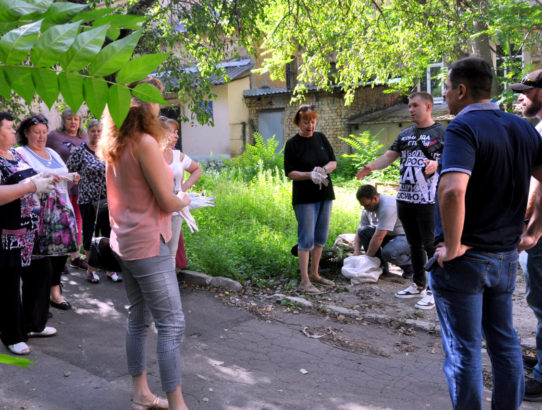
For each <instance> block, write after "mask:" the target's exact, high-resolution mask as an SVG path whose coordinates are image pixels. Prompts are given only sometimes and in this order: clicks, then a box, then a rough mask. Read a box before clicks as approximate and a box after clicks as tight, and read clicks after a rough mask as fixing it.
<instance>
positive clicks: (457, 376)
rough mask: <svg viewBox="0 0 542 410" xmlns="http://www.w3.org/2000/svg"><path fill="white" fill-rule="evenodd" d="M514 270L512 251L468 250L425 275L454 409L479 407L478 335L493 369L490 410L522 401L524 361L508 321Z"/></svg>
mask: <svg viewBox="0 0 542 410" xmlns="http://www.w3.org/2000/svg"><path fill="white" fill-rule="evenodd" d="M517 268H518V254H517V252H516V251H512V252H505V253H488V252H478V251H474V250H469V251H467V253H465V255H463V256H461V257H459V258H456V259H453V260H451V261H449V262H446V263H445V264H444V268H441V267H440V266H437V267H436V268H435V269H433V270H432V271H431V272H430V275H429V278H430V286H431V289H432V290H433V294H434V295H435V304H436V307H437V313H438V316H439V320H440V326H441V330H442V346H443V348H444V352H445V355H446V358H445V360H444V367H443V369H444V374H445V376H446V379H447V382H448V390H449V392H450V397H451V399H452V405H453V407H454V409H469V410H470V409H481V408H482V390H483V384H482V382H483V380H482V351H481V349H482V337H484V338H485V340H486V345H487V352H488V354H489V357H490V359H491V364H492V367H493V397H492V408H493V409H506V410H511V409H517V408H519V406H520V404H521V401H522V400H523V393H524V389H525V386H524V377H523V360H522V357H521V346H520V344H519V339H518V336H517V334H516V331H515V330H514V326H513V323H512V305H513V303H512V293H513V291H514V288H515V282H516V274H517Z"/></svg>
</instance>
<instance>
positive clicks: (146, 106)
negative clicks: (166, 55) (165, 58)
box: [97, 77, 168, 163]
mask: <svg viewBox="0 0 542 410" xmlns="http://www.w3.org/2000/svg"><path fill="white" fill-rule="evenodd" d="M140 83H148V84H151V85H153V86H155V87H156V88H158V89H159V90H160V91H162V89H163V87H162V83H161V82H160V80H158V79H157V78H152V77H148V78H146V79H144V80H141V81H137V82H135V83H131V84H128V87H130V88H134V87H135V86H136V85H137V84H140ZM102 123H103V131H102V137H101V138H100V140H99V142H98V150H97V151H98V155H99V156H100V158H101V159H103V160H104V161H106V162H108V163H114V162H116V161H117V160H118V159H119V157H120V155H121V153H122V150H123V149H124V148H125V146H126V143H127V142H128V141H134V142H137V141H138V140H139V138H141V136H142V135H143V134H148V135H150V136H151V137H153V138H154V139H155V140H156V141H157V142H158V144H159V145H160V146H161V147H162V149H163V148H164V147H165V146H166V145H167V139H168V137H167V134H166V131H165V129H164V127H163V126H162V124H161V123H160V121H159V120H158V118H157V117H156V116H155V115H154V113H153V112H152V109H151V103H148V102H146V101H142V100H140V99H139V98H136V97H132V100H131V101H130V110H129V111H128V115H127V117H126V119H125V120H124V123H123V124H122V126H121V127H120V130H119V129H118V128H117V126H116V125H115V123H114V122H113V119H112V118H111V114H110V113H109V110H108V109H107V107H106V109H105V111H104V114H103V116H102Z"/></svg>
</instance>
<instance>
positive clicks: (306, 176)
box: [288, 171, 311, 181]
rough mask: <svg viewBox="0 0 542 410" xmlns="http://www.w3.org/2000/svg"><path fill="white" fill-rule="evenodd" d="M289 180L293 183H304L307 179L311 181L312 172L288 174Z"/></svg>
mask: <svg viewBox="0 0 542 410" xmlns="http://www.w3.org/2000/svg"><path fill="white" fill-rule="evenodd" d="M288 178H290V179H291V180H293V181H303V180H305V179H311V173H310V172H302V171H292V172H290V173H289V174H288Z"/></svg>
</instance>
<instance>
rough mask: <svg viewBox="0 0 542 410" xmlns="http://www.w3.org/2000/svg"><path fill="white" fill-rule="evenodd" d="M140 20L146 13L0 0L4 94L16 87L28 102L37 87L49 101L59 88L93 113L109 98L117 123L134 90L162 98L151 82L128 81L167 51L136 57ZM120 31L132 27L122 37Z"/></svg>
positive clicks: (48, 0)
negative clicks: (125, 13) (131, 87)
mask: <svg viewBox="0 0 542 410" xmlns="http://www.w3.org/2000/svg"><path fill="white" fill-rule="evenodd" d="M145 21H146V17H144V16H132V15H122V14H117V10H115V9H112V8H102V9H96V10H89V9H88V7H87V6H86V5H81V4H75V3H70V2H54V1H53V0H0V96H2V97H4V98H6V99H9V98H10V95H11V91H12V90H13V91H14V92H15V93H17V94H18V95H19V96H20V97H21V98H23V99H24V100H25V101H26V103H27V104H30V102H31V101H32V99H33V98H34V96H35V95H36V94H37V95H38V96H39V97H40V98H41V99H42V100H43V101H44V102H45V104H47V106H48V107H49V108H51V107H52V105H53V104H54V103H55V101H57V100H58V99H59V95H60V94H61V95H62V97H63V98H64V100H65V102H66V103H67V104H68V105H69V106H70V108H72V109H73V110H74V111H77V110H78V109H79V108H80V107H81V105H82V104H83V103H84V102H85V103H86V104H87V106H88V108H89V110H90V111H91V112H92V114H94V115H95V116H96V117H98V118H99V117H100V116H101V115H102V112H103V110H104V108H105V106H106V104H107V106H108V109H109V112H110V113H111V116H112V118H113V120H114V121H115V124H116V125H117V126H118V127H120V126H121V125H122V123H123V121H124V119H125V118H126V115H127V113H128V108H129V105H130V98H131V96H132V95H133V96H135V97H137V98H140V99H142V100H145V101H150V102H156V103H160V104H166V102H165V100H164V99H163V97H162V95H161V93H160V92H159V91H158V90H157V89H156V88H154V87H152V86H148V84H140V85H138V86H137V87H135V88H134V89H133V90H131V89H129V88H128V87H127V84H129V83H131V82H134V81H139V80H141V79H143V78H145V77H146V76H148V75H149V74H151V73H152V72H153V71H154V70H155V69H156V68H157V67H158V66H160V65H161V64H162V62H163V61H164V60H165V59H166V58H167V56H168V54H155V55H147V56H143V57H135V58H134V57H133V56H134V50H135V48H136V46H137V45H138V42H139V39H140V37H141V36H142V28H141V27H142V24H143V23H144V22H145ZM121 30H123V31H125V30H128V31H131V32H132V33H131V34H129V35H126V36H124V37H122V38H119V35H120V32H121ZM107 43H108V44H107ZM114 74H116V79H115V80H112V79H111V78H112V77H114V76H112V75H114Z"/></svg>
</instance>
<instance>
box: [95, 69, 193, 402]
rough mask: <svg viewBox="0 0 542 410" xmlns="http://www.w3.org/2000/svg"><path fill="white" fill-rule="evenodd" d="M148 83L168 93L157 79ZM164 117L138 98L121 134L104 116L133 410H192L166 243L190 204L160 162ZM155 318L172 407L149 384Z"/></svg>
mask: <svg viewBox="0 0 542 410" xmlns="http://www.w3.org/2000/svg"><path fill="white" fill-rule="evenodd" d="M144 82H147V83H150V84H151V85H153V86H155V87H157V88H158V89H160V90H162V84H161V83H160V81H159V80H157V79H155V78H150V79H147V80H144ZM135 85H137V83H135V84H131V85H130V86H135ZM159 109H160V107H159V105H158V104H154V103H148V102H144V101H141V100H139V99H137V98H132V101H131V104H130V111H129V113H128V116H127V118H126V120H125V121H124V124H123V125H122V126H121V127H120V129H117V127H116V126H115V124H114V123H113V121H112V119H111V117H110V115H109V114H108V113H106V114H105V118H104V127H103V132H102V138H101V139H100V142H99V144H98V152H99V155H100V156H101V157H102V158H103V160H105V162H106V185H107V199H108V204H109V215H110V221H111V237H110V243H111V248H112V249H113V251H114V252H115V253H116V254H117V256H118V259H119V261H120V264H121V266H122V274H123V277H124V282H125V284H126V292H127V295H128V300H129V303H130V307H129V311H128V328H127V331H126V353H127V362H128V371H129V373H130V375H131V376H132V381H133V387H134V393H133V399H132V400H133V403H132V408H133V409H137V410H141V409H148V408H168V406H169V409H186V408H187V407H186V404H185V402H184V399H183V395H182V390H181V350H180V347H181V336H182V334H183V331H184V314H183V310H182V305H181V295H180V292H179V286H178V283H177V277H176V275H175V269H174V266H173V261H172V259H171V256H170V253H169V249H168V247H167V246H166V242H168V241H169V240H170V239H171V213H172V212H175V211H179V210H180V209H182V208H183V207H185V206H186V205H188V204H189V203H190V198H189V197H188V196H187V195H186V194H184V193H183V192H180V193H179V194H178V195H175V194H174V193H173V174H172V172H171V169H170V168H169V167H168V165H167V164H166V162H165V160H164V158H163V156H162V148H163V147H165V146H166V144H167V135H166V133H165V131H164V128H163V127H162V125H161V124H160V121H159V120H158V113H159ZM149 313H150V314H149ZM151 316H152V319H153V320H154V324H155V326H156V329H157V331H158V342H157V343H158V346H157V356H158V366H159V368H160V379H161V382H162V388H163V390H164V391H165V392H166V395H167V401H166V400H165V399H163V398H159V397H156V396H155V395H154V394H153V393H152V392H151V391H150V389H149V386H148V384H147V374H146V360H145V359H146V354H145V353H146V344H145V340H146V333H147V331H148V329H149V324H150V320H151Z"/></svg>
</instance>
